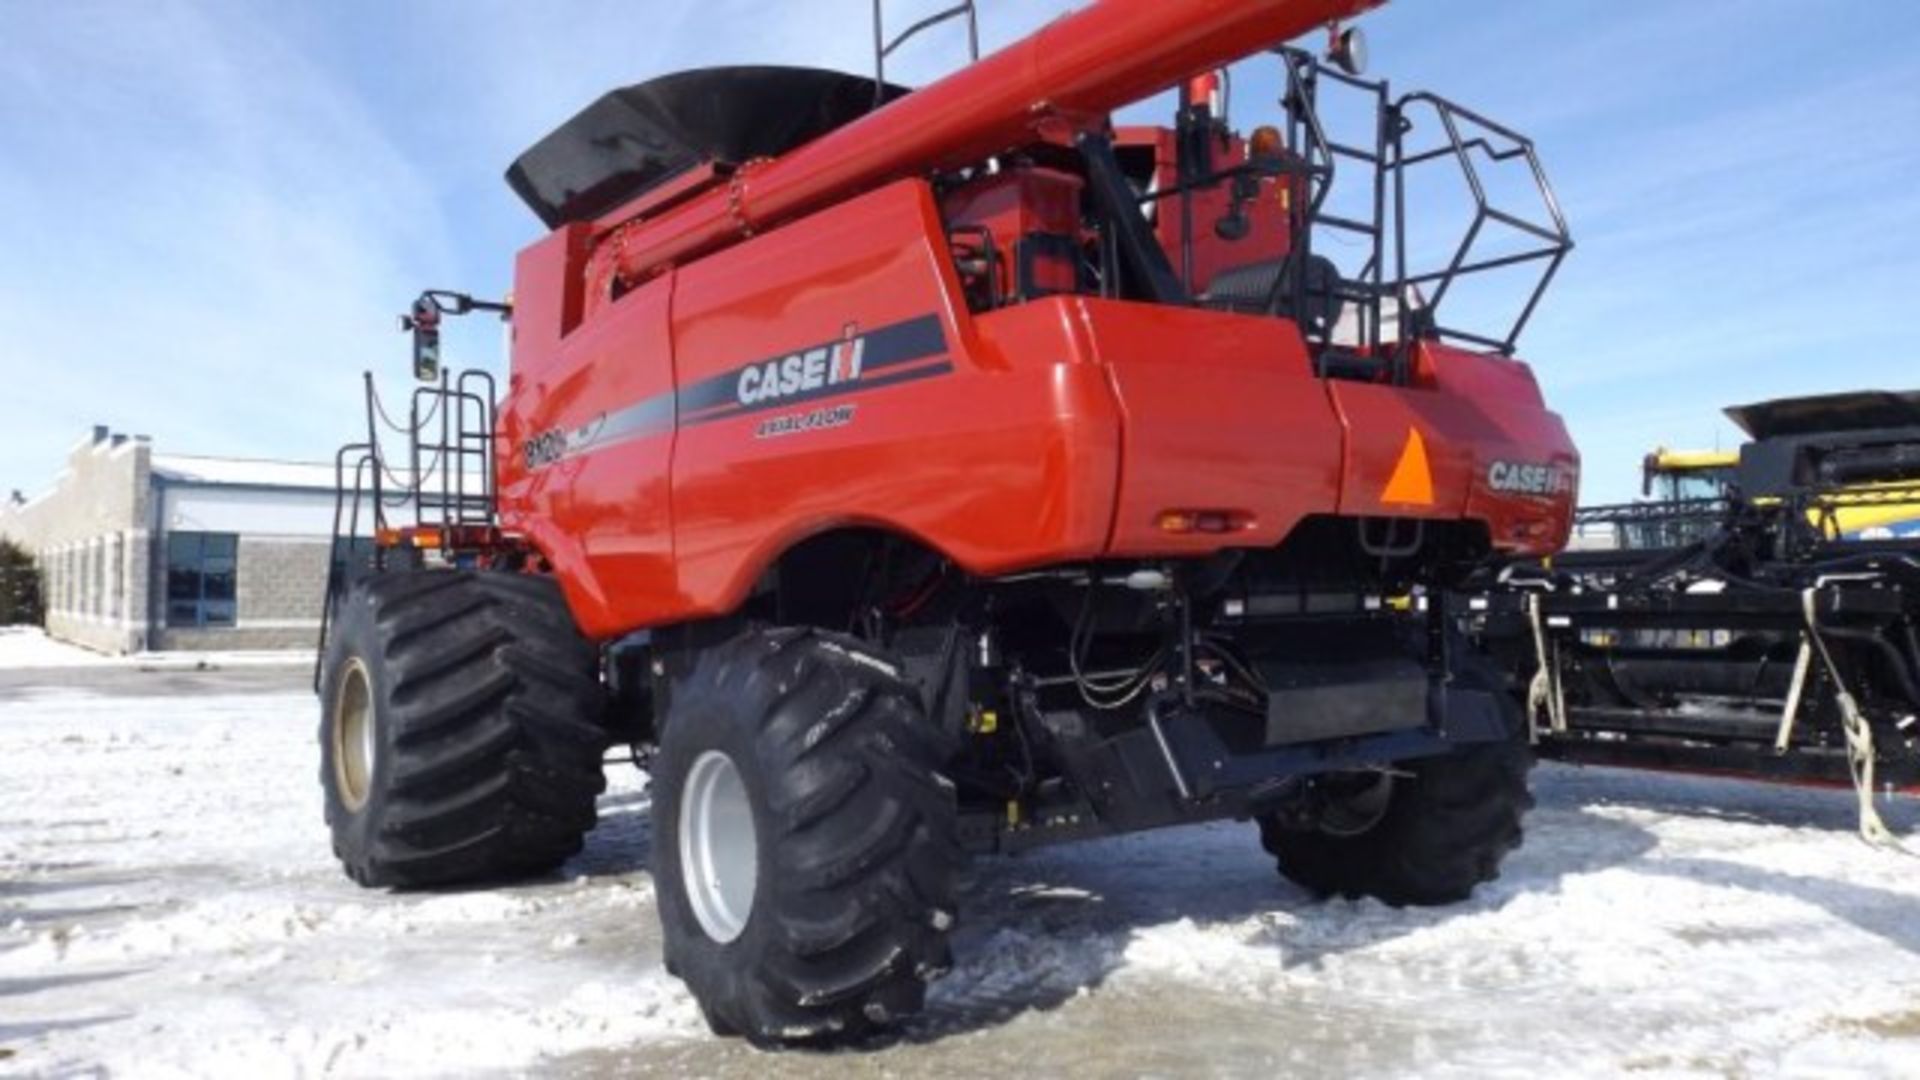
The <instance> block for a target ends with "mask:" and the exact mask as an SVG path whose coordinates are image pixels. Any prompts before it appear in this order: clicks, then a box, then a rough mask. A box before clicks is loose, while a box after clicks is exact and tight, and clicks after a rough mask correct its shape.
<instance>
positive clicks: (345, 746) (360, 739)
mask: <svg viewBox="0 0 1920 1080" xmlns="http://www.w3.org/2000/svg"><path fill="white" fill-rule="evenodd" d="M377 753H378V751H377V748H376V745H375V739H374V717H373V680H372V679H371V678H369V677H368V675H367V666H366V664H364V663H362V662H361V661H360V658H359V657H354V658H353V659H351V660H349V661H347V666H346V670H345V671H343V672H342V673H341V675H340V689H339V691H338V692H337V693H336V694H335V695H334V699H333V778H334V786H335V788H337V789H338V790H339V792H340V801H341V802H342V803H344V804H345V805H346V807H347V809H349V810H358V809H360V808H361V807H362V806H365V805H366V804H367V792H368V790H369V789H370V788H371V787H372V786H373V763H374V758H375V756H376V754H377Z"/></svg>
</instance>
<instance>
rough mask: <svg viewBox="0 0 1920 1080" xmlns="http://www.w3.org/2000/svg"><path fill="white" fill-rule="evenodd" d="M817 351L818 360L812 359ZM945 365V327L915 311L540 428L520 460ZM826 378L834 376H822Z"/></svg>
mask: <svg viewBox="0 0 1920 1080" xmlns="http://www.w3.org/2000/svg"><path fill="white" fill-rule="evenodd" d="M823 352H824V353H825V354H826V358H825V360H824V361H821V360H818V359H816V358H817V357H819V355H820V354H821V353H823ZM809 360H814V363H813V365H812V367H813V371H812V372H810V374H813V375H815V376H817V377H818V383H817V385H812V386H807V385H804V383H805V381H806V380H805V379H804V376H805V375H806V374H809V372H808V371H807V368H808V366H809V364H808V361H809ZM822 364H825V365H826V367H824V368H823V367H822V366H821V365H822ZM796 365H797V367H796ZM849 366H851V367H852V368H853V369H854V370H853V371H852V373H851V374H848V368H849ZM952 370H953V363H952V361H951V360H950V359H949V358H948V355H947V336H946V331H945V329H944V328H943V327H942V326H941V324H940V318H939V316H937V315H922V316H919V317H917V318H913V319H908V320H906V321H905V322H898V323H893V324H890V325H888V326H882V327H879V328H877V329H874V330H870V331H867V332H866V333H864V334H850V335H848V336H847V337H844V338H841V339H839V340H837V341H831V342H824V343H821V344H816V345H812V346H809V347H807V348H804V349H799V350H795V351H793V352H789V353H782V354H780V355H779V356H773V357H767V358H765V359H762V360H756V361H754V362H753V363H750V364H742V365H740V366H739V367H736V368H733V369H731V370H729V371H725V372H722V373H720V374H718V375H714V376H711V377H709V378H705V379H702V380H700V381H699V382H697V383H694V384H692V385H690V386H687V387H685V388H684V389H682V390H680V391H679V392H678V393H674V392H666V393H660V394H655V395H653V396H652V397H648V398H643V399H642V400H640V401H636V402H634V403H632V404H631V405H625V406H622V407H621V408H618V409H615V410H612V411H611V412H606V413H602V414H601V415H600V416H598V417H595V418H594V419H592V420H590V421H588V422H587V423H585V424H582V425H580V426H579V427H577V428H574V429H573V430H571V431H566V432H547V433H543V434H542V435H539V436H536V437H535V438H533V439H532V440H529V441H528V443H527V444H526V448H525V453H526V459H527V465H528V467H529V468H538V467H540V466H542V465H546V464H551V463H552V462H554V461H558V460H561V459H563V458H569V457H574V456H577V455H580V454H584V453H587V452H589V451H593V450H600V449H604V448H605V447H608V446H612V445H614V444H616V443H621V442H626V441H628V440H630V439H638V438H642V437H645V436H648V435H655V434H659V433H661V432H664V431H669V430H671V429H672V428H673V426H674V420H675V416H676V415H677V416H678V418H679V422H680V425H681V426H683V427H685V426H690V425H693V424H704V423H707V422H708V421H713V420H728V419H732V418H734V417H739V416H746V415H749V414H752V413H758V412H766V411H769V410H773V409H782V408H789V407H792V406H796V405H803V404H806V403H808V402H812V401H818V400H820V399H822V398H831V397H839V396H843V395H848V394H856V393H860V392H863V391H866V390H877V389H879V388H881V387H884V386H893V385H897V384H899V383H904V382H912V381H914V380H917V379H924V378H929V377H932V376H936V375H945V374H947V373H949V372H951V371H952ZM789 371H793V372H797V373H798V374H799V375H800V376H801V378H800V379H799V380H797V382H798V383H799V385H795V386H794V387H793V388H792V389H786V388H784V386H783V385H782V384H778V383H776V384H775V386H774V387H773V388H772V389H769V390H764V392H762V393H761V394H760V396H757V397H754V398H753V399H752V400H743V390H744V391H746V392H748V393H749V394H751V393H752V392H754V391H761V390H763V387H762V385H761V384H763V383H765V382H766V381H767V379H768V378H769V377H773V378H779V377H780V376H781V375H783V374H787V373H788V372H789ZM823 372H824V374H823ZM749 373H751V374H749ZM835 376H838V377H837V378H834V377H835ZM829 378H833V379H834V381H827V380H828V379H829Z"/></svg>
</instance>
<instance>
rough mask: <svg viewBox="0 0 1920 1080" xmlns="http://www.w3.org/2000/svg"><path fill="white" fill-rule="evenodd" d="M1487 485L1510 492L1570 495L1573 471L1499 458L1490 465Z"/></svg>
mask: <svg viewBox="0 0 1920 1080" xmlns="http://www.w3.org/2000/svg"><path fill="white" fill-rule="evenodd" d="M1487 486H1488V487H1489V488H1492V489H1493V490H1495V491H1499V492H1505V493H1506V494H1509V495H1571V494H1572V493H1573V470H1572V469H1569V468H1566V467H1564V466H1560V465H1530V464H1527V463H1525V462H1515V461H1496V462H1494V463H1493V464H1491V465H1489V466H1487Z"/></svg>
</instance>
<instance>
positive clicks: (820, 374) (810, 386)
mask: <svg viewBox="0 0 1920 1080" xmlns="http://www.w3.org/2000/svg"><path fill="white" fill-rule="evenodd" d="M866 351H867V339H866V335H864V334H862V335H860V336H857V337H848V338H846V339H844V340H842V341H841V342H840V343H839V344H837V345H822V346H820V347H819V348H816V349H808V350H807V351H805V352H797V353H794V354H793V355H792V356H788V357H785V358H784V359H780V360H769V361H767V362H766V363H765V364H764V365H760V366H755V367H746V368H743V369H741V371H740V381H739V383H738V384H736V386H735V388H734V400H736V401H738V402H739V403H740V404H742V405H758V404H760V403H762V402H772V401H778V400H780V399H781V398H786V397H792V396H793V395H795V394H803V393H806V392H807V391H809V390H818V389H820V388H822V387H826V386H835V385H838V384H840V383H844V382H853V381H855V380H857V379H859V378H860V361H861V358H862V357H864V356H865V355H866Z"/></svg>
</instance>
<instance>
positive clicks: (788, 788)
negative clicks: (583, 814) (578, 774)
mask: <svg viewBox="0 0 1920 1080" xmlns="http://www.w3.org/2000/svg"><path fill="white" fill-rule="evenodd" d="M946 756H947V755H946V753H945V752H944V745H943V741H942V736H941V735H940V734H939V732H938V731H936V729H935V728H934V726H933V725H932V724H931V723H930V722H929V721H928V720H927V718H926V716H925V714H924V711H923V709H922V707H921V703H920V699H919V695H918V694H917V692H916V691H915V690H914V689H913V687H912V686H911V685H910V684H909V683H907V682H906V681H905V680H904V679H903V678H902V677H901V670H900V668H899V666H898V665H897V664H896V663H895V662H893V661H892V660H889V659H887V658H885V657H883V656H881V655H879V654H877V653H875V652H874V651H873V650H872V649H871V648H870V647H868V646H866V645H864V644H862V643H861V642H859V641H857V640H855V639H852V638H847V637H842V636H839V635H833V634H826V633H821V632H817V631H811V630H795V629H787V630H763V631H752V632H748V633H745V634H742V635H740V636H739V637H736V638H734V639H733V640H731V641H729V642H727V643H725V644H722V645H719V646H716V647H713V648H710V649H707V650H705V651H704V652H703V653H702V654H700V655H699V656H698V657H697V658H696V659H695V661H694V663H693V666H692V670H691V672H690V673H688V674H687V675H686V677H685V678H683V679H679V680H677V681H676V683H675V685H674V686H673V689H672V693H671V697H670V702H669V705H668V712H667V717H666V724H665V730H664V731H663V733H662V735H661V739H660V752H659V755H658V757H657V758H656V759H655V762H654V770H653V785H654V790H653V837H654V839H653V852H654V876H655V882H656V887H657V889H658V894H659V896H658V905H659V910H660V921H661V926H662V929H663V931H664V937H665V951H666V960H667V966H668V969H669V970H671V971H673V972H674V973H675V974H677V975H679V976H680V977H681V978H682V979H683V980H685V981H686V984H687V986H688V988H689V989H690V990H692V992H693V995H694V997H695V999H696V1000H697V1001H698V1002H699V1004H700V1007H701V1009H702V1010H703V1011H704V1012H705V1014H706V1016H707V1020H708V1023H709V1025H710V1026H711V1027H712V1028H713V1029H714V1030H715V1031H716V1032H718V1033H721V1034H729V1035H731V1034H739V1035H745V1036H746V1037H748V1038H749V1039H752V1040H753V1041H754V1042H756V1043H761V1044H773V1043H795V1042H820V1041H826V1040H837V1039H845V1038H851V1037H854V1036H858V1035H860V1034H862V1033H864V1032H866V1031H869V1030H871V1029H873V1028H875V1027H877V1026H883V1025H885V1024H887V1023H889V1022H891V1021H894V1020H897V1019H899V1018H901V1017H903V1016H906V1015H908V1014H910V1013H913V1012H916V1011H918V1010H919V1009H920V1008H921V1006H922V1005H923V1003H924V1000H925V994H926V984H927V983H928V982H930V981H931V980H932V979H933V978H935V977H936V976H938V975H939V974H941V973H943V972H944V971H945V970H946V968H947V966H948V951H947V931H948V928H949V927H951V926H952V924H953V919H954V908H955V902H956V896H955V893H956V883H955V878H956V876H957V873H958V870H959V865H960V850H959V844H958V838H957V832H956V809H955V801H954V793H953V788H952V785H951V784H949V783H948V782H947V781H946V780H945V779H944V778H943V777H942V776H941V775H940V772H939V769H940V767H941V765H942V764H943V762H944V760H945V758H946Z"/></svg>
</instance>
